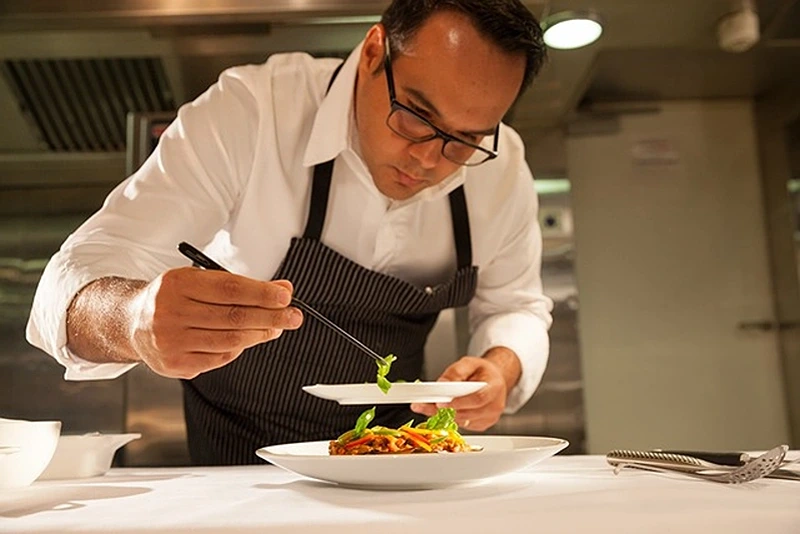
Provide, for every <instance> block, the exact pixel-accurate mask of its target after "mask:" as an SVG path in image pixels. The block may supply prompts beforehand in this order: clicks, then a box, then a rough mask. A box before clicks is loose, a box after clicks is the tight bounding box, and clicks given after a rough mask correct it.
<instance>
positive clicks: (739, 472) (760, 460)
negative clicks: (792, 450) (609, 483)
mask: <svg viewBox="0 0 800 534" xmlns="http://www.w3.org/2000/svg"><path fill="white" fill-rule="evenodd" d="M788 450H789V447H788V446H787V445H778V446H777V447H775V448H773V449H770V450H768V451H767V452H765V453H764V454H762V455H760V456H757V457H755V458H749V457H748V459H747V460H746V461H744V462H743V463H742V464H741V465H737V466H730V465H720V464H716V463H712V462H709V461H706V460H701V459H699V458H695V457H693V456H688V455H685V454H674V453H670V452H658V451H634V450H624V449H616V450H612V451H610V452H609V453H608V454H606V461H608V463H609V464H611V465H612V466H614V473H619V472H620V471H621V470H622V469H623V468H626V467H629V468H634V469H643V470H646V471H656V472H660V473H678V474H682V475H685V476H689V477H692V478H698V479H702V480H709V481H711V482H721V483H723V484H742V483H744V482H750V481H752V480H757V479H759V478H763V477H767V476H770V477H771V476H772V475H773V474H774V473H775V471H776V470H778V469H779V468H780V467H781V464H782V462H783V460H784V458H785V457H786V452H787V451H788ZM785 471H788V470H785Z"/></svg>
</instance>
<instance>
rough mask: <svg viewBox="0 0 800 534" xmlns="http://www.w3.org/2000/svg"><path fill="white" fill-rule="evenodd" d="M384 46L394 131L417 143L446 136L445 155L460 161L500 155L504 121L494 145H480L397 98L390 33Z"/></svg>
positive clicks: (465, 162)
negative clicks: (434, 123) (500, 139)
mask: <svg viewBox="0 0 800 534" xmlns="http://www.w3.org/2000/svg"><path fill="white" fill-rule="evenodd" d="M384 46H385V48H386V54H385V56H384V59H383V61H384V70H385V71H386V84H387V85H388V86H389V102H390V103H391V109H390V110H389V116H388V117H386V126H388V127H389V129H390V130H392V131H393V132H394V133H396V134H397V135H399V136H400V137H402V138H404V139H408V140H409V141H411V142H413V143H424V142H426V141H430V140H432V139H436V138H439V139H441V140H442V156H444V157H445V158H447V159H448V160H450V161H452V162H453V163H457V164H459V165H466V166H468V167H474V166H475V165H480V164H481V163H486V162H487V161H489V160H490V159H494V158H496V157H497V141H498V137H499V135H498V134H499V132H500V125H498V126H497V128H496V129H495V131H494V136H493V137H494V142H493V146H492V149H491V150H489V149H488V148H484V147H482V146H480V145H476V144H474V143H470V142H469V141H465V140H463V139H459V138H458V137H455V136H453V135H450V134H449V133H447V132H445V131H443V130H440V129H439V128H437V127H436V126H434V125H433V124H431V122H430V121H429V120H428V119H426V118H425V117H423V116H422V115H420V114H419V113H417V112H416V111H414V110H413V109H411V108H409V107H408V106H405V105H403V104H401V103H400V102H398V101H397V96H396V93H395V90H394V74H393V73H392V59H391V57H390V53H389V38H388V36H387V37H386V40H385V43H384Z"/></svg>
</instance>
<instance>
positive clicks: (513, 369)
mask: <svg viewBox="0 0 800 534" xmlns="http://www.w3.org/2000/svg"><path fill="white" fill-rule="evenodd" d="M482 358H484V359H486V360H489V361H490V362H492V363H493V364H495V365H497V367H498V368H499V369H500V373H501V374H502V375H503V379H504V380H505V382H506V388H507V389H508V391H509V392H510V391H511V390H512V389H514V386H516V385H517V383H518V382H519V379H520V377H521V376H522V363H521V362H520V361H519V357H518V356H517V353H516V352H514V351H513V350H511V349H509V348H508V347H492V348H491V349H489V350H487V351H486V352H484V353H483V356H482Z"/></svg>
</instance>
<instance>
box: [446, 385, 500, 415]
mask: <svg viewBox="0 0 800 534" xmlns="http://www.w3.org/2000/svg"><path fill="white" fill-rule="evenodd" d="M496 395H497V393H496V392H493V391H492V386H491V385H486V386H484V387H482V388H481V389H479V390H478V391H476V392H475V393H470V394H469V395H464V396H463V397H456V398H454V399H453V400H452V401H450V402H449V403H447V406H449V407H451V408H454V409H455V410H456V413H461V412H463V411H465V410H477V409H479V408H483V407H484V406H486V405H488V404H490V403H491V402H492V401H493V400H494V398H495V397H496Z"/></svg>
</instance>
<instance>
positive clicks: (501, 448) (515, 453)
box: [256, 436, 569, 490]
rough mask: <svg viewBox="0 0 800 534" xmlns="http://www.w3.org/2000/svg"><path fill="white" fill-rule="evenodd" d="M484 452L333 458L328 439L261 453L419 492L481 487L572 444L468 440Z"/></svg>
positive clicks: (308, 471)
mask: <svg viewBox="0 0 800 534" xmlns="http://www.w3.org/2000/svg"><path fill="white" fill-rule="evenodd" d="M465 439H466V440H467V442H468V443H469V444H471V445H480V446H483V447H484V449H483V450H482V451H480V452H462V453H421V454H373V455H365V456H330V455H329V454H328V442H327V441H311V442H305V443H292V444H286V445H274V446H272V447H263V448H261V449H259V450H257V451H256V454H257V455H258V456H259V457H261V458H263V459H264V460H266V461H268V462H270V463H273V464H275V465H277V466H279V467H282V468H283V469H286V470H287V471H291V472H293V473H297V474H298V475H302V476H305V477H309V478H313V479H316V480H322V481H325V482H331V483H334V484H339V485H341V486H347V487H356V488H365V489H380V490H416V489H431V488H441V487H446V486H453V485H456V484H466V483H476V482H481V481H484V480H487V479H489V478H492V477H495V476H498V475H502V474H505V473H510V472H512V471H518V470H520V469H523V468H525V467H528V466H531V465H533V464H536V463H538V462H541V461H542V460H544V459H546V458H549V457H551V456H553V455H555V454H557V453H558V452H559V451H561V450H562V449H564V448H565V447H566V446H567V445H569V443H568V442H567V441H565V440H563V439H557V438H547V437H533V436H466V437H465Z"/></svg>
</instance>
